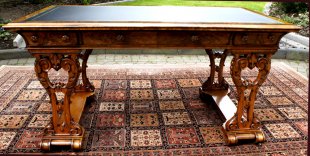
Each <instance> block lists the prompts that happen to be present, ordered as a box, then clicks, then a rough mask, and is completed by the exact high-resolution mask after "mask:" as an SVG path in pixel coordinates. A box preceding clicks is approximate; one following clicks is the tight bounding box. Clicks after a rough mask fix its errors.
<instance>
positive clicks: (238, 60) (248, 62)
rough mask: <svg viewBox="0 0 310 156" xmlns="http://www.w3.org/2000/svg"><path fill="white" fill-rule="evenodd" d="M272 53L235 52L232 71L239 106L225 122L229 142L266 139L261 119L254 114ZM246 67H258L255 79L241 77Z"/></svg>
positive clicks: (262, 140)
mask: <svg viewBox="0 0 310 156" xmlns="http://www.w3.org/2000/svg"><path fill="white" fill-rule="evenodd" d="M271 55H272V54H257V53H249V54H238V53H236V54H234V53H233V56H234V57H233V59H232V61H231V67H230V73H231V76H232V79H233V82H234V84H235V86H236V88H237V93H238V96H237V100H238V106H237V112H236V113H235V114H234V116H233V117H232V118H231V119H229V120H228V121H227V122H226V123H225V129H226V135H227V138H228V144H236V143H238V141H240V140H254V141H255V142H256V143H260V142H264V141H265V136H264V134H263V132H262V131H261V130H260V124H259V121H258V120H257V119H256V117H255V116H254V102H255V100H256V95H257V92H258V89H259V87H260V86H261V85H262V84H263V82H264V81H265V80H266V78H267V75H268V73H269V71H270V66H271ZM245 68H249V69H251V70H252V69H254V68H257V69H258V75H257V77H256V79H255V80H254V81H253V80H248V79H243V78H242V77H241V71H242V70H244V69H245ZM246 93H249V94H248V95H247V94H246Z"/></svg>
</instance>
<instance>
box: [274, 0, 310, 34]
mask: <svg viewBox="0 0 310 156" xmlns="http://www.w3.org/2000/svg"><path fill="white" fill-rule="evenodd" d="M269 15H270V16H274V17H277V18H280V19H282V20H284V21H286V22H289V23H292V24H295V25H298V26H300V27H302V29H301V30H300V32H299V33H300V34H301V35H304V36H309V10H308V6H307V3H302V2H274V3H272V5H271V7H270V12H269Z"/></svg>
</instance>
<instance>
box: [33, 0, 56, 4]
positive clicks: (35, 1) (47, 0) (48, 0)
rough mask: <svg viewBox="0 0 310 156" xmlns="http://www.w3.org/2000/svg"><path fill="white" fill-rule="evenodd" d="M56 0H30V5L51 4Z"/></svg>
mask: <svg viewBox="0 0 310 156" xmlns="http://www.w3.org/2000/svg"><path fill="white" fill-rule="evenodd" d="M53 1H54V0H29V2H30V3H33V4H40V3H51V2H53Z"/></svg>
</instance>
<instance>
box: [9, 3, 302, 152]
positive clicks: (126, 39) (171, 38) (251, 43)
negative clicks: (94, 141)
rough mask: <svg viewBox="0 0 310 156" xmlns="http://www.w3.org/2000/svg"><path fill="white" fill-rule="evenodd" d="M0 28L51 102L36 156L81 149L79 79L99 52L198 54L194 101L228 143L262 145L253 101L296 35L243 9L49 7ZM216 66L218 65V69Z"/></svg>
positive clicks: (85, 94) (86, 91)
mask: <svg viewBox="0 0 310 156" xmlns="http://www.w3.org/2000/svg"><path fill="white" fill-rule="evenodd" d="M4 28H5V29H6V30H9V31H13V32H17V33H18V34H20V35H22V36H23V38H24V39H25V41H26V44H27V49H28V51H29V53H31V54H32V55H33V56H34V57H35V58H36V60H35V72H36V75H37V77H38V79H39V81H40V82H41V84H42V85H43V87H44V88H45V89H46V91H47V93H48V95H49V97H50V103H51V105H52V114H53V117H52V121H51V123H50V124H49V125H48V126H47V127H46V128H45V130H44V137H43V139H42V142H41V148H42V149H43V150H50V148H51V146H66V145H69V146H71V148H72V149H74V150H78V149H81V143H82V140H83V137H84V128H83V127H82V126H81V125H80V124H79V121H80V117H81V114H82V111H83V108H84V105H85V103H86V100H87V98H89V97H91V96H92V95H93V93H94V86H93V85H92V84H91V83H90V81H89V80H88V78H87V75H86V67H87V59H88V57H89V55H90V54H91V52H92V49H100V48H125V49H129V48H156V49H158V48H187V49H193V48H196V49H197V48H203V49H205V50H206V53H207V54H208V55H209V58H210V62H211V63H210V66H211V73H210V76H209V78H208V80H207V81H206V82H204V83H203V85H202V87H201V89H200V93H201V97H202V98H203V99H207V100H211V101H213V102H215V103H216V104H217V105H218V108H219V109H220V110H221V112H222V114H223V115H224V117H225V119H226V122H225V123H224V124H223V131H224V132H225V134H226V136H227V143H228V144H236V143H238V141H241V140H252V141H253V142H256V143H260V142H263V141H264V140H265V137H264V134H263V132H262V131H261V129H260V125H259V121H258V120H257V119H256V118H255V115H254V113H253V109H254V102H255V99H256V94H257V92H258V89H259V87H260V86H261V85H262V83H263V82H264V81H265V80H266V78H267V75H268V73H269V70H270V67H271V65H270V63H271V60H270V59H271V56H272V55H273V54H274V53H275V52H276V51H277V49H278V45H279V41H280V39H281V37H282V36H283V35H285V34H286V33H288V32H293V31H298V30H299V27H296V26H294V25H291V24H288V23H285V22H281V21H279V20H276V19H272V18H270V17H267V16H265V15H262V14H259V13H255V12H252V11H249V10H246V9H242V8H226V7H125V6H117V7H116V6H51V7H48V8H45V9H43V10H40V11H38V12H35V13H33V14H30V15H28V16H25V17H23V18H21V19H18V20H16V21H14V22H12V23H9V24H7V25H6V26H4ZM217 49H223V50H222V51H219V50H217ZM228 54H231V55H233V59H232V61H231V65H230V70H231V71H230V74H231V77H232V80H233V82H234V84H235V86H236V89H237V92H238V96H237V99H238V105H237V108H236V107H235V105H234V104H233V103H232V101H231V100H230V99H229V98H228V96H226V94H227V92H228V84H227V82H226V81H225V80H224V78H223V76H222V73H223V66H224V61H225V58H226V56H227V55H228ZM215 59H220V63H219V65H216V64H215V61H214V60H215ZM80 60H81V62H82V65H81V64H80ZM52 68H53V69H55V70H56V71H58V70H59V69H61V68H62V69H64V70H66V71H67V72H68V82H67V83H66V84H64V83H52V82H51V81H50V80H49V77H48V71H49V70H50V69H52ZM245 68H249V69H253V68H257V70H258V75H257V78H256V79H255V80H245V79H243V77H242V74H241V71H242V70H244V69H245ZM216 72H217V73H218V76H217V79H216V77H215V74H216ZM80 75H81V76H82V82H81V84H78V79H79V76H80ZM57 92H62V93H63V94H64V95H65V96H64V99H63V100H59V99H57V97H56V93H57Z"/></svg>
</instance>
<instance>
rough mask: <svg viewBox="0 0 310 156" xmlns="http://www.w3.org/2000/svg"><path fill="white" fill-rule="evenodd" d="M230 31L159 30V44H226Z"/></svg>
mask: <svg viewBox="0 0 310 156" xmlns="http://www.w3.org/2000/svg"><path fill="white" fill-rule="evenodd" d="M229 40H230V33H228V32H200V31H189V32H177V31H176V32H159V34H158V45H159V46H168V47H170V46H172V47H173V46H175V47H209V46H221V45H228V44H229Z"/></svg>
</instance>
